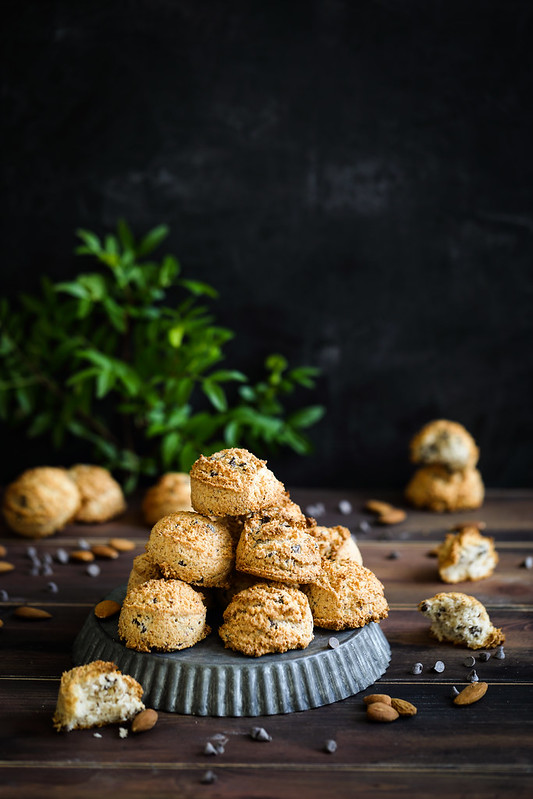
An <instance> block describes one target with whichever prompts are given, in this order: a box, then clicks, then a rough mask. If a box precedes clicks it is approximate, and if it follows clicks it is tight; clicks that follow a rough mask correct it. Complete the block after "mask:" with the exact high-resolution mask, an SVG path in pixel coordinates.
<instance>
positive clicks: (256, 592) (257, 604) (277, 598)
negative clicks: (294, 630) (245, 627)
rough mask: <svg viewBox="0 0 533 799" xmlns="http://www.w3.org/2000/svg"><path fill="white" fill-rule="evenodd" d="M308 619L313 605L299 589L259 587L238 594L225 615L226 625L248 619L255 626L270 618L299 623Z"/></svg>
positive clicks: (258, 584)
mask: <svg viewBox="0 0 533 799" xmlns="http://www.w3.org/2000/svg"><path fill="white" fill-rule="evenodd" d="M308 615H309V602H308V601H307V597H306V596H305V594H304V593H303V592H302V591H300V590H299V589H298V588H292V587H289V586H275V585H269V584H268V583H256V585H252V586H251V587H250V588H245V589H244V590H243V591H239V593H238V594H235V596H234V597H233V599H232V600H231V602H230V604H229V605H228V607H227V608H226V610H225V611H224V621H226V622H228V621H230V620H236V619H238V618H239V617H241V616H246V617H247V618H248V619H250V621H252V622H253V620H257V619H258V618H262V619H264V618H266V619H268V620H271V621H279V620H281V619H282V620H284V621H290V622H293V623H298V622H300V621H302V619H305V618H306V617H307V616H308Z"/></svg>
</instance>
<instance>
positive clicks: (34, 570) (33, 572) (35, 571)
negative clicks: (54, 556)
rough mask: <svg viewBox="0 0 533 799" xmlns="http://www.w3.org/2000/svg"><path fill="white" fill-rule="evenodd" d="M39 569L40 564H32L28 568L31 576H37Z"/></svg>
mask: <svg viewBox="0 0 533 799" xmlns="http://www.w3.org/2000/svg"><path fill="white" fill-rule="evenodd" d="M40 571H41V567H40V566H32V567H31V569H30V575H31V576H32V577H38V576H39V573H40Z"/></svg>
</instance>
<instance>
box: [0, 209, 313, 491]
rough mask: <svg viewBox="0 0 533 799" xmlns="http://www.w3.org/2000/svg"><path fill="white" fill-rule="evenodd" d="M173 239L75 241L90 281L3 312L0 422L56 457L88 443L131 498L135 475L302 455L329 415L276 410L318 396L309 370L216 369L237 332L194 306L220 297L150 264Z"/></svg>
mask: <svg viewBox="0 0 533 799" xmlns="http://www.w3.org/2000/svg"><path fill="white" fill-rule="evenodd" d="M167 233H168V230H167V228H166V227H165V226H163V225H162V226H159V227H157V228H155V229H154V230H151V231H150V232H149V233H148V234H147V235H146V236H145V237H144V238H142V239H141V240H140V241H138V242H136V241H135V240H134V237H133V235H132V233H131V230H130V229H129V227H128V226H127V225H126V223H125V222H120V223H119V225H118V230H117V235H116V236H115V235H108V236H106V237H105V238H104V239H103V240H101V239H100V238H99V237H98V236H96V235H95V234H94V233H91V232H90V231H87V230H79V231H78V236H79V238H80V239H81V241H82V245H81V246H79V247H78V248H77V250H76V252H77V253H78V254H79V255H84V256H90V257H92V258H93V259H95V260H96V262H97V265H98V269H97V271H91V272H83V273H81V274H79V275H78V276H77V277H76V279H75V280H71V281H69V282H63V283H57V284H54V283H52V282H51V281H50V280H49V279H47V278H43V280H42V288H41V293H40V295H38V296H36V295H29V294H23V295H21V296H20V298H19V299H20V302H19V303H17V307H16V308H12V307H10V305H9V304H8V302H7V300H5V299H3V300H2V301H1V303H0V418H2V419H3V420H5V421H7V420H9V421H10V422H14V423H20V424H22V425H23V426H26V432H27V435H28V436H29V437H32V436H38V435H43V434H46V435H49V436H50V438H51V441H52V443H53V445H54V446H55V447H56V448H60V447H62V446H63V444H64V442H65V440H66V439H67V437H69V436H73V437H75V438H78V439H84V440H85V441H86V442H88V443H89V444H90V445H92V448H93V453H92V454H93V455H94V457H95V458H97V460H98V462H100V463H103V464H104V465H106V466H108V468H110V469H113V470H118V471H121V472H123V473H124V486H125V489H126V490H130V489H132V488H133V487H134V486H135V485H136V483H137V481H138V479H139V477H140V475H155V474H157V473H160V472H162V471H166V470H169V469H179V470H187V469H188V468H189V467H190V465H191V463H192V462H193V461H194V460H195V459H196V458H197V457H198V455H199V454H200V453H201V452H203V453H204V454H209V453H211V452H214V451H216V450H217V449H220V448H223V447H228V446H239V445H240V446H247V447H249V448H250V449H252V450H257V451H259V452H261V451H262V450H263V449H265V447H266V448H268V449H271V448H272V447H277V446H287V447H290V448H292V449H293V450H295V451H296V452H299V453H302V454H305V453H308V452H309V451H310V443H309V440H308V438H307V437H306V435H305V433H304V432H303V431H304V429H305V428H307V427H309V426H311V425H313V424H314V423H315V422H317V421H318V420H319V419H320V418H321V416H322V414H323V408H322V407H321V406H318V405H314V406H310V407H305V408H300V409H297V410H294V411H292V412H289V411H287V410H286V409H285V407H284V401H285V399H286V397H287V395H289V394H291V393H292V392H293V391H294V390H295V388H297V387H299V386H301V387H306V388H310V387H312V386H313V385H314V378H315V377H316V375H317V370H316V369H314V368H312V367H300V368H296V369H289V367H288V364H287V361H286V360H285V358H284V357H283V356H282V355H270V356H269V357H268V358H267V359H266V362H265V376H264V379H262V380H260V382H258V383H256V384H252V383H250V381H249V380H248V378H247V377H246V376H245V375H244V374H243V373H242V372H240V371H237V370H235V369H226V368H221V367H220V364H221V362H222V361H223V360H224V355H223V347H224V345H225V344H226V342H227V341H228V340H229V339H231V338H232V337H233V333H232V332H231V331H230V330H228V329H226V328H224V327H219V326H218V325H216V324H214V322H213V319H212V317H211V315H210V314H209V313H208V310H207V308H206V307H205V306H204V305H202V304H199V303H200V298H208V299H212V298H214V297H216V296H217V292H216V291H215V289H213V288H212V287H211V286H209V285H207V284H205V283H201V282H198V281H193V280H188V279H185V278H184V277H181V275H180V272H181V270H180V265H179V263H178V261H177V260H176V258H174V257H173V256H172V255H165V256H164V257H163V259H162V260H161V261H160V262H156V261H155V260H146V256H148V255H150V253H151V252H152V251H153V250H154V249H155V248H156V247H157V246H159V245H160V244H161V242H162V241H163V239H164V238H165V236H166V235H167ZM169 290H171V295H172V302H170V303H169V304H165V302H164V301H165V298H166V295H167V293H168V292H169ZM176 294H179V297H178V300H177V303H174V301H173V300H174V297H175V295H176Z"/></svg>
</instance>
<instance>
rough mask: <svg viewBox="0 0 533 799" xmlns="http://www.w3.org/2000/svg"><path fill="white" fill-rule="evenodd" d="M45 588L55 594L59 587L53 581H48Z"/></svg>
mask: <svg viewBox="0 0 533 799" xmlns="http://www.w3.org/2000/svg"><path fill="white" fill-rule="evenodd" d="M46 590H47V591H50V593H51V594H57V592H58V591H59V588H58V587H57V585H56V584H55V583H48V585H47V586H46Z"/></svg>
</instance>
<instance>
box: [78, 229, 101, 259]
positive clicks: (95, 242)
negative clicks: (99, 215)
mask: <svg viewBox="0 0 533 799" xmlns="http://www.w3.org/2000/svg"><path fill="white" fill-rule="evenodd" d="M76 234H77V236H78V237H79V238H80V239H81V240H82V241H83V242H84V244H85V246H86V247H87V248H88V249H89V251H90V252H92V253H93V254H94V255H96V254H97V253H100V252H101V250H102V245H101V243H100V239H99V238H98V236H96V235H95V234H94V233H91V231H90V230H82V229H81V228H80V229H79V230H77V231H76Z"/></svg>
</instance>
